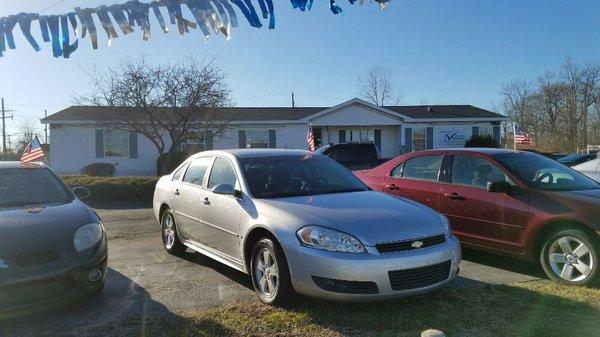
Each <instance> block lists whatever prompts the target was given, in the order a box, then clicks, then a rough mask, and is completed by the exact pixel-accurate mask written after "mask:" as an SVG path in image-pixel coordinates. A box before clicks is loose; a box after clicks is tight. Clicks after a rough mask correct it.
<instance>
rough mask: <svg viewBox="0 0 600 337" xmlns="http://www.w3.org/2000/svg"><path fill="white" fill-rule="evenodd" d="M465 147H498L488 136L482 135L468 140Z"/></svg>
mask: <svg viewBox="0 0 600 337" xmlns="http://www.w3.org/2000/svg"><path fill="white" fill-rule="evenodd" d="M465 147H498V143H496V140H495V139H494V137H493V136H492V135H490V134H482V135H477V136H473V137H471V138H469V139H468V140H467V141H466V143H465Z"/></svg>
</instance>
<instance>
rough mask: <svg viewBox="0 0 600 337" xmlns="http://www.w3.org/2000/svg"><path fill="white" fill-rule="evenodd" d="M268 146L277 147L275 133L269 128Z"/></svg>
mask: <svg viewBox="0 0 600 337" xmlns="http://www.w3.org/2000/svg"><path fill="white" fill-rule="evenodd" d="M269 148H270V149H275V148H277V133H276V132H275V130H269Z"/></svg>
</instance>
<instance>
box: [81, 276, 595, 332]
mask: <svg viewBox="0 0 600 337" xmlns="http://www.w3.org/2000/svg"><path fill="white" fill-rule="evenodd" d="M429 328H435V329H439V330H442V331H444V332H445V333H446V334H447V335H448V336H477V337H487V336H489V337H492V336H493V337H505V336H544V337H553V336H577V337H583V336H600V289H589V288H580V287H565V286H559V285H555V284H552V283H550V282H548V281H535V282H529V283H522V284H513V285H496V286H490V285H483V286H481V287H465V288H461V289H456V288H454V289H449V288H448V289H443V290H440V291H437V292H434V293H432V294H427V295H421V296H415V297H409V298H405V299H400V300H396V301H388V302H375V303H362V304H361V303H358V304H356V303H355V304H348V303H341V304H340V303H329V302H320V301H316V300H310V299H304V298H302V299H299V300H297V301H295V302H293V303H290V304H289V305H288V306H287V307H285V308H273V307H270V306H266V305H262V304H260V303H259V301H258V300H256V301H252V302H240V303H235V304H231V305H227V306H223V307H220V308H217V309H212V310H206V311H199V312H185V313H178V314H177V315H175V314H173V316H171V317H170V318H164V319H158V318H147V319H145V320H140V321H135V322H128V323H127V324H126V325H125V326H122V327H110V328H107V329H109V330H104V329H102V328H99V330H97V331H95V332H96V333H98V334H100V335H102V334H104V333H107V332H109V331H110V333H111V334H115V333H116V334H119V335H128V336H129V335H131V336H145V337H146V336H173V337H175V336H420V333H421V332H422V331H423V330H426V329H429ZM102 330H104V331H102ZM86 334H87V335H89V336H93V335H94V331H89V330H88V331H87V332H86Z"/></svg>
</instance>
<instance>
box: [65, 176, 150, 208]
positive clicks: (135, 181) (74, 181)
mask: <svg viewBox="0 0 600 337" xmlns="http://www.w3.org/2000/svg"><path fill="white" fill-rule="evenodd" d="M62 180H63V181H64V182H65V183H66V184H67V185H68V186H69V187H71V188H72V187H78V186H83V187H87V188H88V189H89V190H90V193H91V195H90V197H89V198H86V199H85V201H86V202H92V203H115V202H144V203H151V202H152V197H153V195H154V187H155V186H156V182H157V181H158V177H90V176H83V175H80V176H64V177H62Z"/></svg>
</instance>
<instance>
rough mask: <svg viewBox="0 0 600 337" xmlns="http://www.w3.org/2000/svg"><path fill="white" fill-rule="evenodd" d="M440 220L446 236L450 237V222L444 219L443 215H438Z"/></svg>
mask: <svg viewBox="0 0 600 337" xmlns="http://www.w3.org/2000/svg"><path fill="white" fill-rule="evenodd" d="M440 220H442V223H443V224H444V230H445V231H446V234H448V237H452V227H451V226H450V220H448V218H446V216H444V215H443V214H440Z"/></svg>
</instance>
